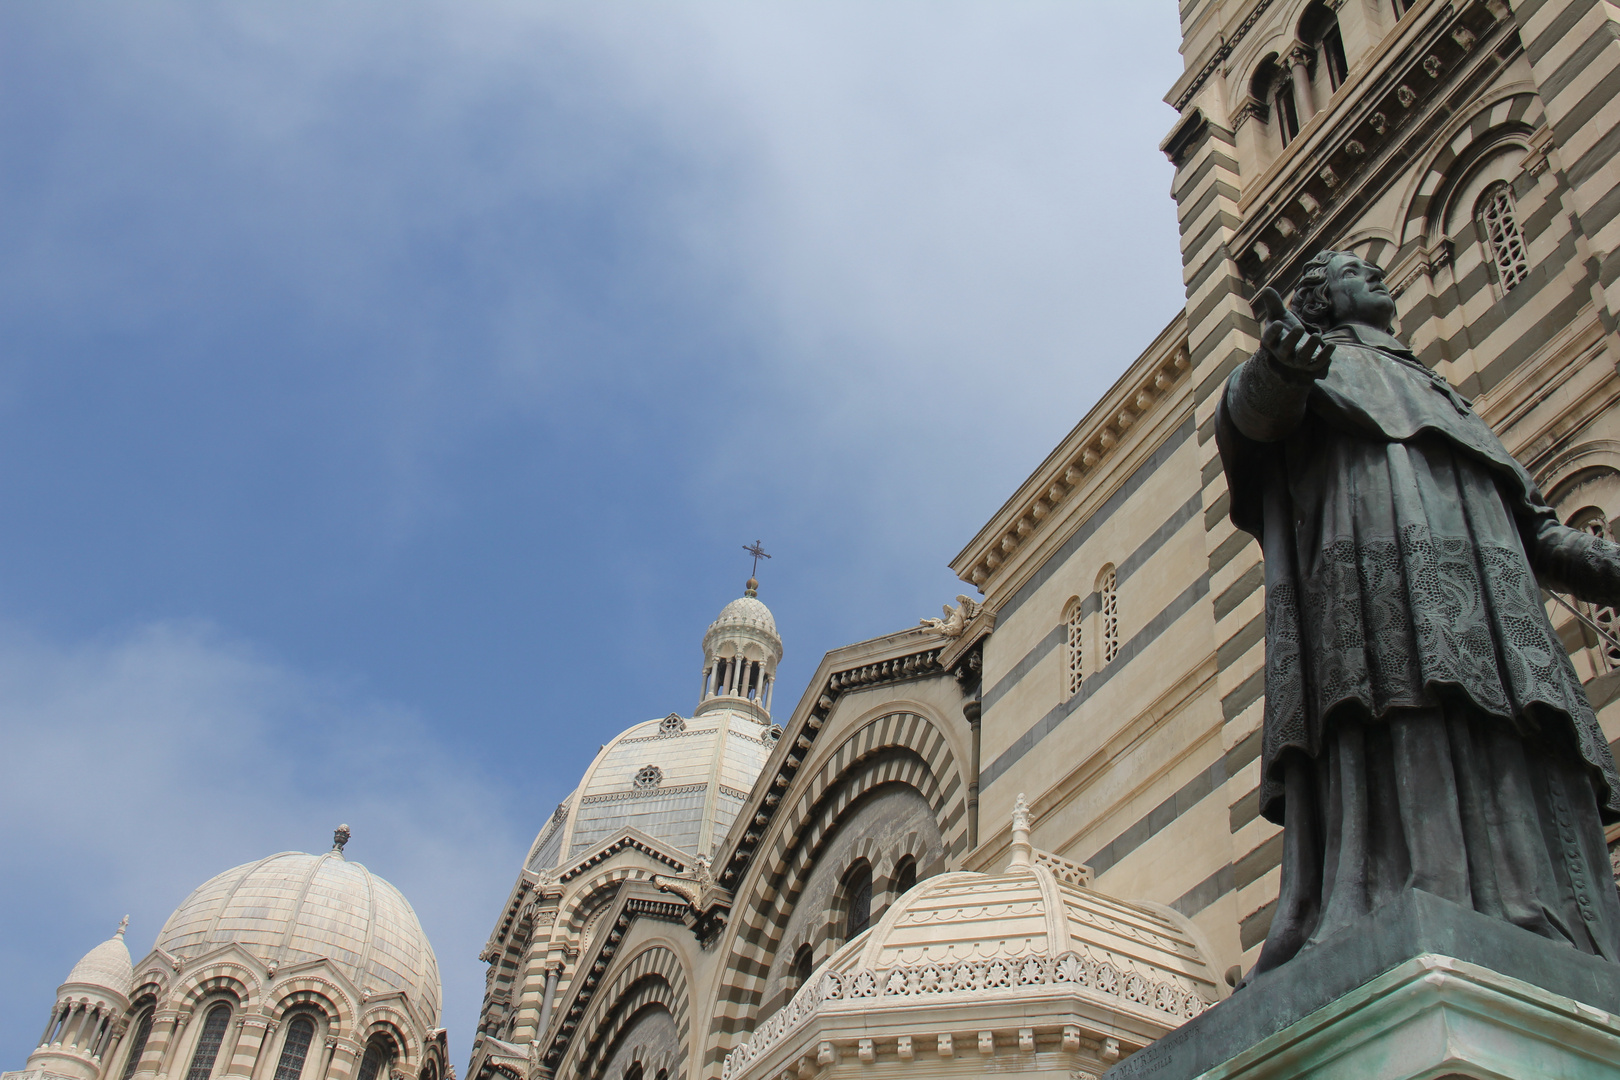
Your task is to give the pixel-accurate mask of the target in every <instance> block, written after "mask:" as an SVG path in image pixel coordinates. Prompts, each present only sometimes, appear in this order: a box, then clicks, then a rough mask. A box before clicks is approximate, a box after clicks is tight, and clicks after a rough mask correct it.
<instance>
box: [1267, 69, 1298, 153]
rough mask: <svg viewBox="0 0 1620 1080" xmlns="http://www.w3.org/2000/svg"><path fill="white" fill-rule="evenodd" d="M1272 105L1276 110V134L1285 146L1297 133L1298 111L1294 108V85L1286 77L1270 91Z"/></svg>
mask: <svg viewBox="0 0 1620 1080" xmlns="http://www.w3.org/2000/svg"><path fill="white" fill-rule="evenodd" d="M1271 104H1272V107H1273V108H1275V109H1276V110H1277V134H1278V135H1280V136H1282V144H1283V145H1284V146H1287V145H1288V144H1289V143H1291V142H1293V141H1294V136H1296V135H1298V134H1299V111H1298V110H1297V109H1295V108H1294V86H1293V84H1292V83H1290V82H1288V81H1287V80H1286V79H1284V80H1282V81H1280V82H1278V83H1277V88H1276V89H1275V90H1273V91H1272V93H1271Z"/></svg>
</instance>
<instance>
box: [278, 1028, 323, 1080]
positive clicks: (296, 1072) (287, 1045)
mask: <svg viewBox="0 0 1620 1080" xmlns="http://www.w3.org/2000/svg"><path fill="white" fill-rule="evenodd" d="M314 1037H315V1022H314V1021H313V1020H311V1019H310V1018H309V1017H307V1016H300V1017H298V1018H297V1019H295V1020H294V1021H293V1022H292V1023H291V1024H288V1025H287V1039H286V1041H285V1042H283V1043H282V1044H281V1060H280V1061H278V1062H277V1063H276V1076H275V1080H298V1077H299V1076H300V1075H301V1074H302V1073H303V1071H304V1058H305V1057H307V1056H308V1055H309V1043H310V1040H311V1039H313V1038H314Z"/></svg>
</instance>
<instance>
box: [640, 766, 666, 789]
mask: <svg viewBox="0 0 1620 1080" xmlns="http://www.w3.org/2000/svg"><path fill="white" fill-rule="evenodd" d="M663 782H664V770H663V769H660V768H659V767H658V766H656V765H643V766H642V767H641V768H640V769H639V770H637V772H636V778H635V781H634V783H635V785H636V787H638V788H643V789H647V790H650V789H652V788H655V787H657V786H658V785H659V784H662V783H663Z"/></svg>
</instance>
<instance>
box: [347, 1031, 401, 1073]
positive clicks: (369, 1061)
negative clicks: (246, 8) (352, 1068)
mask: <svg viewBox="0 0 1620 1080" xmlns="http://www.w3.org/2000/svg"><path fill="white" fill-rule="evenodd" d="M393 1064H394V1048H393V1045H392V1044H391V1043H390V1042H389V1041H388V1039H387V1038H385V1037H383V1036H377V1037H376V1038H373V1039H372V1040H371V1041H370V1042H368V1043H366V1056H365V1057H363V1058H361V1059H360V1075H359V1076H358V1077H357V1078H356V1080H377V1077H378V1076H379V1075H381V1076H383V1077H384V1078H386V1077H387V1076H388V1072H389V1070H390V1069H391V1068H392V1066H393Z"/></svg>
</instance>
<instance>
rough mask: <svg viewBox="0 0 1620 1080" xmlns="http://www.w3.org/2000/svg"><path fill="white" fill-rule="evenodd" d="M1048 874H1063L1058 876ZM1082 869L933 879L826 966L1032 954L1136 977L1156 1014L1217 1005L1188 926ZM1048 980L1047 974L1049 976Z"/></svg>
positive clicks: (920, 964)
mask: <svg viewBox="0 0 1620 1080" xmlns="http://www.w3.org/2000/svg"><path fill="white" fill-rule="evenodd" d="M1054 868H1055V869H1056V870H1057V871H1059V873H1061V875H1062V876H1059V873H1054ZM1083 875H1084V871H1083V868H1080V867H1074V866H1073V865H1072V864H1068V863H1066V862H1065V861H1063V860H1059V859H1055V858H1054V857H1052V856H1049V855H1042V856H1038V861H1037V862H1035V863H1032V864H1031V865H1029V866H1024V867H1018V866H1013V867H1009V868H1008V869H1007V871H1006V872H1004V873H1000V874H976V873H970V872H966V871H963V872H960V873H954V874H940V875H938V876H937V877H932V878H929V879H928V880H926V881H924V882H922V883H921V884H919V885H918V886H917V887H916V888H914V889H912V890H911V891H910V892H908V893H906V894H905V895H904V896H902V897H900V899H899V900H897V901H895V903H894V905H893V906H892V907H891V908H890V909H889V911H888V912H887V913H885V914H884V916H883V918H882V919H881V920H880V921H879V922H878V923H877V925H875V926H874V927H872V929H871V930H869V931H868V932H867V933H865V934H863V935H861V936H860V937H858V938H856V939H855V940H853V941H851V942H849V943H848V944H847V945H845V946H844V947H843V948H842V949H840V950H839V951H838V952H836V953H834V954H833V955H832V957H831V958H830V959H829V960H828V962H827V966H826V968H825V970H827V971H831V972H835V973H837V974H839V975H840V976H843V977H844V978H845V979H846V980H849V979H854V978H856V977H857V976H860V974H861V973H862V972H866V973H868V974H867V975H866V977H867V978H872V977H874V976H875V977H876V978H878V979H879V980H880V983H879V985H880V987H881V986H882V981H886V978H887V976H889V975H890V974H892V973H895V972H905V973H909V972H911V971H914V970H919V969H922V968H934V967H937V968H938V969H939V970H941V971H943V972H949V971H953V970H954V969H955V967H956V966H957V965H958V964H961V963H963V962H966V963H969V964H979V965H981V966H982V965H983V964H985V963H986V962H993V961H1002V962H1004V963H1008V964H1011V965H1012V966H1013V967H1017V966H1018V964H1019V963H1021V962H1022V961H1024V960H1025V959H1027V958H1030V957H1040V958H1042V959H1043V962H1044V963H1046V964H1047V965H1048V966H1050V965H1051V964H1053V963H1056V962H1057V961H1058V960H1060V959H1061V958H1062V957H1064V956H1074V957H1076V958H1078V960H1079V961H1080V962H1084V961H1088V960H1089V961H1090V962H1091V963H1092V964H1093V965H1103V964H1107V965H1110V966H1111V967H1112V968H1113V970H1114V971H1115V972H1116V973H1117V976H1118V982H1119V985H1121V986H1123V985H1124V984H1125V983H1126V982H1127V980H1128V979H1129V978H1130V977H1131V976H1133V975H1139V976H1141V977H1142V978H1143V979H1144V980H1145V981H1146V985H1147V986H1148V987H1149V988H1150V991H1151V992H1152V993H1153V994H1154V997H1153V998H1152V999H1151V1000H1153V1001H1154V1002H1155V1003H1156V1004H1157V1005H1158V1007H1159V1008H1161V1009H1166V1010H1167V1011H1172V1012H1177V1013H1181V1014H1182V1015H1185V1016H1193V1015H1196V1014H1197V1013H1198V1012H1200V1011H1202V1009H1203V1008H1204V1007H1205V1006H1206V1005H1208V1004H1211V1003H1213V1002H1214V1001H1216V1000H1218V999H1219V997H1220V993H1219V990H1218V987H1217V984H1216V981H1215V974H1214V972H1213V971H1212V970H1211V969H1210V968H1209V965H1208V963H1206V961H1205V959H1204V956H1203V953H1202V950H1201V949H1200V948H1199V945H1198V939H1197V935H1196V932H1195V931H1194V930H1193V929H1192V924H1191V923H1190V922H1188V921H1187V920H1186V919H1185V918H1183V917H1182V916H1181V915H1179V914H1177V913H1176V912H1174V911H1172V910H1170V909H1168V908H1158V907H1149V906H1147V905H1145V904H1139V903H1130V902H1127V901H1123V900H1116V899H1114V898H1112V897H1110V896H1106V895H1104V894H1103V893H1099V892H1094V891H1092V890H1091V889H1089V888H1085V887H1083V886H1081V885H1080V884H1078V882H1079V881H1081V880H1083V879H1084V878H1083ZM1049 974H1050V973H1049Z"/></svg>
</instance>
